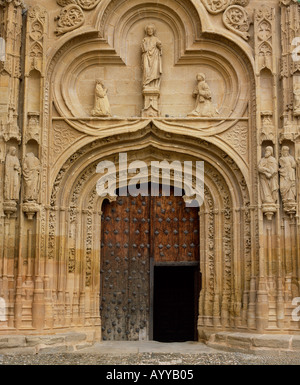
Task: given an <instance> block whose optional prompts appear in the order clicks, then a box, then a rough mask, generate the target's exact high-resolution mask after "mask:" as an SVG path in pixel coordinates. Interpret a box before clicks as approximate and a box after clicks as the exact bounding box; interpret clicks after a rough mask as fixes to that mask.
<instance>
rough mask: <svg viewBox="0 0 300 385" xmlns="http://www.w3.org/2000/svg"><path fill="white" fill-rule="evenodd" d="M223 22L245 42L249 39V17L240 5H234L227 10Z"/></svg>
mask: <svg viewBox="0 0 300 385" xmlns="http://www.w3.org/2000/svg"><path fill="white" fill-rule="evenodd" d="M223 22H224V24H225V26H226V27H227V28H228V29H229V30H230V31H232V32H235V33H236V34H238V35H239V36H241V37H242V38H243V39H245V40H248V39H249V37H250V35H249V33H248V31H249V28H250V20H249V15H248V13H247V11H246V10H245V9H244V8H243V7H241V6H240V5H232V6H230V7H229V8H227V9H226V11H225V12H224V14H223Z"/></svg>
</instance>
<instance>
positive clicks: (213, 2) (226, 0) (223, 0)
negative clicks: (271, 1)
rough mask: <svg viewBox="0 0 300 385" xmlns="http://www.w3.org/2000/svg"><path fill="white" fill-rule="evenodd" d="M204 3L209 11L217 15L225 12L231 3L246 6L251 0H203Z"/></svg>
mask: <svg viewBox="0 0 300 385" xmlns="http://www.w3.org/2000/svg"><path fill="white" fill-rule="evenodd" d="M202 3H203V4H204V6H205V8H206V9H207V10H208V12H210V13H212V14H214V15H216V14H218V13H221V12H224V11H225V9H226V8H227V7H229V6H230V5H240V6H242V7H246V6H247V5H248V4H249V0H202Z"/></svg>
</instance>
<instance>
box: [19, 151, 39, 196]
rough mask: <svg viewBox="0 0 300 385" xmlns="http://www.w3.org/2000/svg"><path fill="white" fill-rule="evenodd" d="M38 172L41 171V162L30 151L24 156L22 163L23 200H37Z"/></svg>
mask: <svg viewBox="0 0 300 385" xmlns="http://www.w3.org/2000/svg"><path fill="white" fill-rule="evenodd" d="M40 172H41V163H40V161H39V159H38V158H37V157H36V156H35V155H34V154H33V153H32V152H30V153H29V154H27V155H26V156H25V160H24V163H23V178H24V185H25V191H24V200H25V202H35V201H37V200H38V195H39V185H40V183H39V182H40Z"/></svg>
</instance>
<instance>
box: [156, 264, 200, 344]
mask: <svg viewBox="0 0 300 385" xmlns="http://www.w3.org/2000/svg"><path fill="white" fill-rule="evenodd" d="M159 266H162V267H184V266H188V267H198V270H196V269H195V277H194V285H195V288H194V291H195V293H196V292H197V296H198V298H196V301H195V302H197V303H198V302H199V295H200V291H201V286H202V280H201V272H200V261H198V262H195V261H192V262H184V261H183V262H155V261H154V258H153V257H151V258H150V314H149V316H150V319H149V340H150V341H153V336H154V279H155V277H154V275H155V273H154V271H155V267H159ZM196 273H198V274H199V278H198V279H196V278H197V277H196ZM195 306H196V304H195ZM197 308H198V306H197ZM198 314H199V311H198V312H197V311H196V309H195V317H197V318H198ZM196 329H197V328H196ZM195 337H196V336H195Z"/></svg>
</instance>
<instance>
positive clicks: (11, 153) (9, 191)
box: [4, 147, 21, 201]
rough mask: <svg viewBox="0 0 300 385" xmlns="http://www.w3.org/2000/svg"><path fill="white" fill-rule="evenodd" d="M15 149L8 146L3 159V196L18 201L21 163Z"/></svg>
mask: <svg viewBox="0 0 300 385" xmlns="http://www.w3.org/2000/svg"><path fill="white" fill-rule="evenodd" d="M16 154H17V149H16V148H15V147H10V148H9V150H8V153H7V156H6V161H5V183H4V198H5V199H6V200H8V201H18V200H19V197H20V179H21V165H20V161H19V159H18V157H17V155H16Z"/></svg>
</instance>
